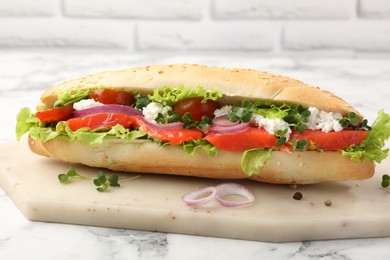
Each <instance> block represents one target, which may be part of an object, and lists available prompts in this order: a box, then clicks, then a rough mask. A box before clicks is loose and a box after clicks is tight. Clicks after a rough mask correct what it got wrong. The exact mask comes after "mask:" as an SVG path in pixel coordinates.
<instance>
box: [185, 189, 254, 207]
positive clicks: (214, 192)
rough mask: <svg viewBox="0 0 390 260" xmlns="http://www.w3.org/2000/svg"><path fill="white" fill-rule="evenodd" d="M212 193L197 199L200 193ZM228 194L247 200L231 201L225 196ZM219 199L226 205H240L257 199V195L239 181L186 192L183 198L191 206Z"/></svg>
mask: <svg viewBox="0 0 390 260" xmlns="http://www.w3.org/2000/svg"><path fill="white" fill-rule="evenodd" d="M209 192H211V193H210V195H209V196H207V197H205V198H201V199H197V198H198V197H199V196H200V195H202V194H205V193H209ZM227 195H240V196H242V197H245V198H246V200H245V201H230V200H226V199H224V198H223V197H226V196H227ZM214 199H217V201H218V202H219V203H220V204H221V205H222V206H226V207H238V206H244V205H248V204H250V203H252V202H253V201H254V200H255V196H254V195H253V193H252V192H250V191H249V190H248V189H247V188H245V187H244V186H243V185H241V184H238V183H222V184H219V185H217V186H215V187H214V186H210V187H206V188H203V189H200V190H197V191H193V192H189V193H186V194H185V195H184V196H183V197H182V200H183V201H184V202H186V203H187V204H188V205H191V206H200V205H204V204H206V203H209V202H211V201H212V200H214Z"/></svg>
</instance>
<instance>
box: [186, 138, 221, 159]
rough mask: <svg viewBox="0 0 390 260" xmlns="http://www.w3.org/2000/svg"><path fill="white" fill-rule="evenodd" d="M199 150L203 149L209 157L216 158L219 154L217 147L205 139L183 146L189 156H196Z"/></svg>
mask: <svg viewBox="0 0 390 260" xmlns="http://www.w3.org/2000/svg"><path fill="white" fill-rule="evenodd" d="M198 148H201V149H202V150H203V151H205V152H206V153H207V154H208V155H209V156H212V157H214V156H215V155H216V154H217V152H218V149H217V147H215V146H214V145H212V144H211V143H209V142H208V141H207V140H205V139H198V140H193V141H189V142H186V143H184V144H183V150H184V151H185V152H186V153H187V154H189V155H193V154H195V152H196V150H197V149H198Z"/></svg>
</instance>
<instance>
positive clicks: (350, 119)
mask: <svg viewBox="0 0 390 260" xmlns="http://www.w3.org/2000/svg"><path fill="white" fill-rule="evenodd" d="M339 123H340V125H341V126H342V127H343V128H348V127H351V128H353V129H363V130H371V127H370V126H369V125H368V121H367V119H364V120H363V121H362V123H361V124H359V119H358V118H357V116H356V113H355V112H349V113H348V116H347V117H343V118H342V119H340V120H339Z"/></svg>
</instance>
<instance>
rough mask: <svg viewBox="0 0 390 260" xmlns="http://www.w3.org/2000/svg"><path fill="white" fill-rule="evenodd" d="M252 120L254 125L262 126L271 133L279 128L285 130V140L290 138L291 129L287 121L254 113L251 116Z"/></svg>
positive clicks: (273, 133) (274, 132)
mask: <svg viewBox="0 0 390 260" xmlns="http://www.w3.org/2000/svg"><path fill="white" fill-rule="evenodd" d="M252 122H253V124H254V125H256V126H257V127H259V128H264V130H265V131H267V132H268V133H269V134H271V135H275V134H276V132H277V131H279V130H282V131H284V130H286V129H287V133H286V134H285V135H284V137H286V139H287V140H289V139H290V134H291V129H290V126H289V124H288V123H287V122H285V121H283V120H282V119H279V118H273V119H270V118H265V117H262V116H260V115H255V116H253V117H252Z"/></svg>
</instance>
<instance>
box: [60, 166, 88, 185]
mask: <svg viewBox="0 0 390 260" xmlns="http://www.w3.org/2000/svg"><path fill="white" fill-rule="evenodd" d="M85 178H86V177H84V176H81V175H80V174H78V173H77V172H76V170H75V168H73V167H70V169H69V171H68V172H67V173H61V174H59V175H58V180H59V181H60V182H61V183H69V182H71V181H72V180H74V179H85Z"/></svg>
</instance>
